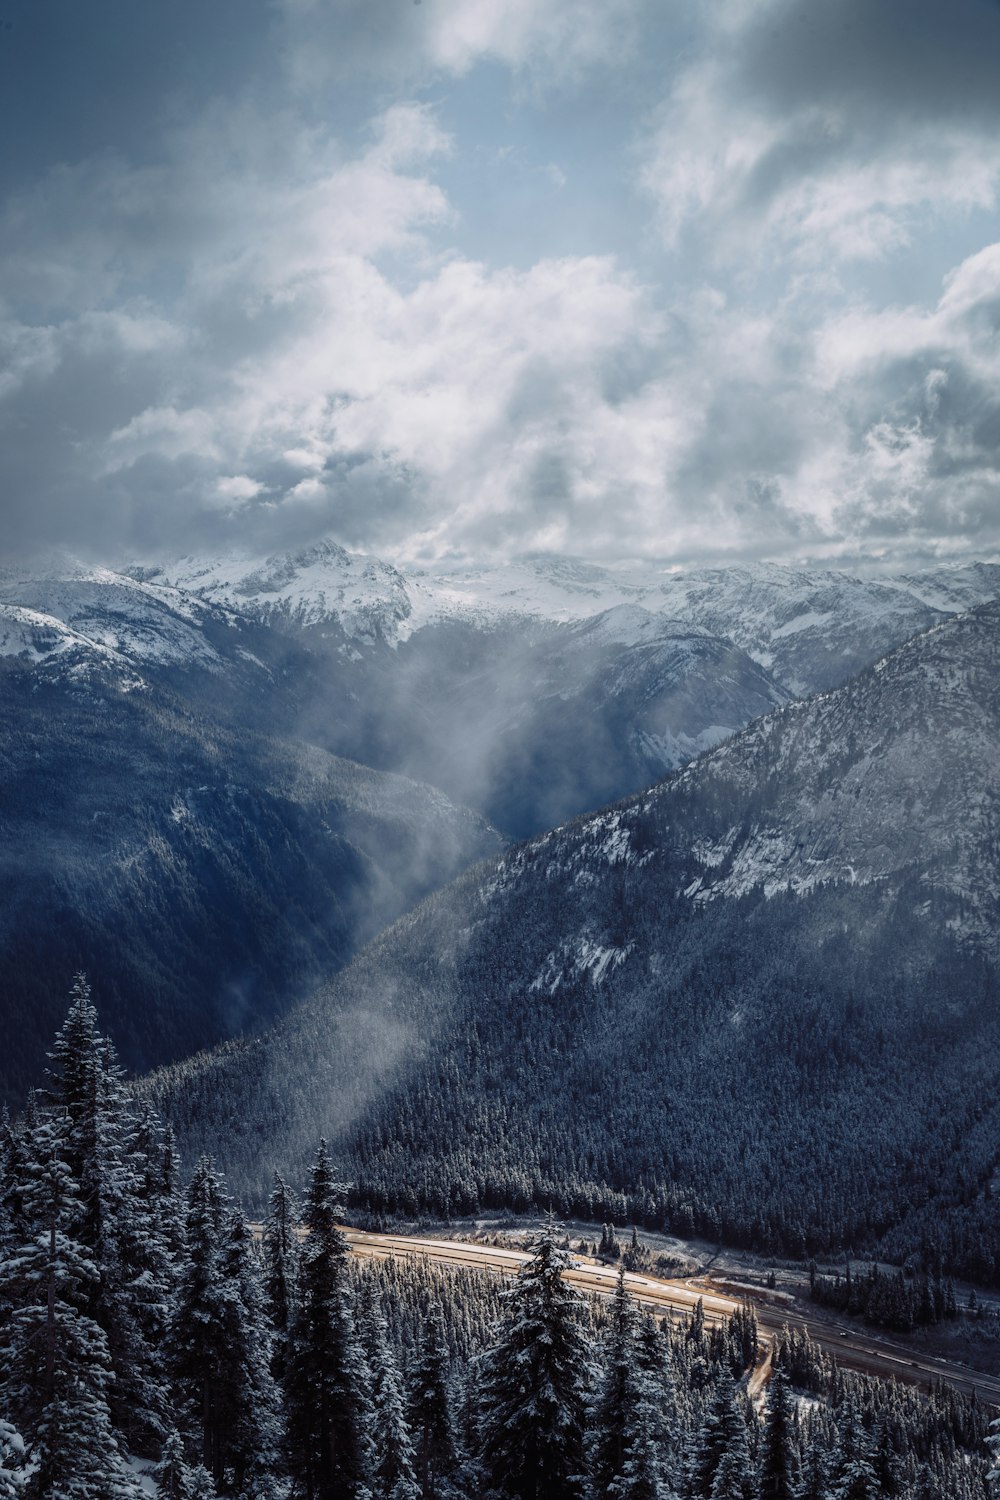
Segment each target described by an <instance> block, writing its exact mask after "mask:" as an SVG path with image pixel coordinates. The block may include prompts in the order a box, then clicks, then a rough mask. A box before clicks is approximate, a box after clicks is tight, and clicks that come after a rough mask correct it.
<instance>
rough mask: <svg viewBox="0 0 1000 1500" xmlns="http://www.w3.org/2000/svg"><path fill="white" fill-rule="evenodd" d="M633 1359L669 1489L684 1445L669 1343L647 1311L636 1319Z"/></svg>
mask: <svg viewBox="0 0 1000 1500" xmlns="http://www.w3.org/2000/svg"><path fill="white" fill-rule="evenodd" d="M636 1362H637V1364H638V1367H639V1370H640V1372H641V1374H642V1377H643V1380H644V1382H645V1390H646V1399H647V1400H648V1401H649V1402H650V1405H651V1411H650V1422H651V1430H652V1436H653V1444H654V1448H655V1451H656V1454H657V1457H658V1461H659V1464H660V1474H661V1477H662V1479H663V1482H664V1483H665V1484H666V1485H667V1488H668V1491H671V1490H673V1489H674V1488H676V1484H677V1479H678V1477H679V1470H680V1461H681V1453H682V1447H683V1443H682V1433H681V1425H680V1418H679V1413H678V1410H677V1390H676V1387H675V1384H674V1381H673V1379H672V1378H671V1371H670V1362H669V1344H668V1342H667V1339H666V1338H665V1337H664V1335H663V1333H662V1332H661V1330H660V1329H659V1327H658V1326H657V1323H656V1320H655V1318H652V1317H650V1315H649V1314H648V1313H644V1314H643V1315H642V1316H641V1317H640V1319H639V1325H638V1332H637V1337H636Z"/></svg>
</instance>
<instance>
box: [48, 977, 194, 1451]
mask: <svg viewBox="0 0 1000 1500" xmlns="http://www.w3.org/2000/svg"><path fill="white" fill-rule="evenodd" d="M50 1059H51V1062H52V1067H51V1068H50V1070H49V1086H48V1094H49V1097H50V1099H51V1100H52V1102H53V1104H54V1106H55V1107H56V1109H57V1110H58V1111H59V1112H60V1113H61V1114H62V1116H63V1118H64V1122H65V1125H64V1138H63V1146H62V1150H63V1153H64V1158H65V1161H66V1164H67V1166H68V1167H69V1170H70V1173H71V1175H72V1177H73V1179H74V1181H75V1182H76V1183H77V1184H78V1187H79V1194H80V1198H79V1201H80V1211H79V1217H78V1223H77V1226H76V1230H75V1234H76V1238H77V1239H78V1241H79V1243H80V1244H81V1246H82V1247H83V1249H84V1250H85V1251H86V1252H87V1254H88V1255H89V1256H90V1258H91V1259H92V1261H93V1263H94V1266H95V1268H96V1271H97V1275H96V1276H95V1277H94V1278H93V1280H92V1281H91V1283H90V1287H89V1289H88V1303H87V1309H86V1310H87V1312H88V1314H89V1315H90V1316H91V1317H92V1318H93V1319H94V1321H95V1322H96V1323H97V1324H98V1326H99V1327H100V1328H101V1329H102V1331H103V1332H104V1334H105V1336H106V1338H107V1342H108V1351H109V1355H110V1359H111V1368H112V1373H113V1377H114V1378H113V1381H112V1382H111V1385H110V1400H111V1410H112V1418H113V1421H114V1424H115V1426H116V1427H117V1428H118V1429H119V1430H120V1431H121V1432H122V1433H123V1434H124V1435H125V1438H126V1441H127V1443H128V1446H129V1447H133V1448H138V1449H140V1450H141V1449H142V1448H148V1447H149V1446H150V1445H153V1446H154V1448H155V1447H156V1446H158V1445H159V1442H160V1440H161V1438H162V1434H163V1430H164V1422H165V1415H166V1406H167V1403H166V1393H165V1390H164V1388H163V1383H162V1380H161V1379H160V1377H159V1373H158V1362H157V1360H156V1357H155V1354H154V1349H153V1343H154V1341H155V1340H156V1339H157V1338H158V1337H159V1336H161V1335H162V1310H163V1308H164V1305H165V1303H166V1299H167V1293H168V1287H167V1284H166V1282H167V1272H166V1264H165V1255H161V1254H160V1253H159V1249H158V1245H157V1235H156V1231H155V1228H154V1225H155V1216H154V1215H153V1214H152V1213H151V1212H150V1206H149V1205H146V1204H144V1203H143V1201H142V1198H141V1194H140V1191H139V1174H140V1171H141V1164H140V1163H139V1161H138V1159H137V1154H136V1148H137V1145H138V1139H137V1136H136V1134H135V1130H134V1124H135V1117H134V1111H133V1108H132V1106H131V1104H130V1102H129V1101H128V1098H127V1096H126V1093H125V1089H124V1085H123V1080H122V1072H121V1069H120V1067H119V1066H118V1062H117V1059H116V1057H115V1055H114V1049H113V1048H112V1047H111V1045H110V1043H109V1042H107V1041H106V1039H105V1038H104V1037H102V1036H101V1034H100V1032H99V1031H98V1029H97V1012H96V1010H95V1008H94V1005H93V1002H92V1000H91V998H90V986H89V985H88V983H87V981H86V979H85V977H84V976H83V975H82V974H78V975H77V976H76V980H75V982H74V986H73V990H72V994H71V996H70V1007H69V1011H68V1013H67V1016H66V1020H65V1022H64V1023H63V1025H62V1027H61V1028H60V1031H59V1033H58V1035H57V1036H56V1040H55V1044H54V1046H53V1050H52V1052H51V1054H50Z"/></svg>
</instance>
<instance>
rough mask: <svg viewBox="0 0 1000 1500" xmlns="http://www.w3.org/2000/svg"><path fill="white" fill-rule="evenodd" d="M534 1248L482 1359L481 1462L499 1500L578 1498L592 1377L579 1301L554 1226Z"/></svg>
mask: <svg viewBox="0 0 1000 1500" xmlns="http://www.w3.org/2000/svg"><path fill="white" fill-rule="evenodd" d="M531 1249H532V1258H531V1260H530V1261H528V1263H527V1264H526V1265H525V1266H524V1267H523V1269H522V1270H521V1272H520V1273H519V1275H518V1277H517V1280H516V1282H515V1283H514V1286H513V1287H512V1289H511V1291H510V1292H509V1294H508V1298H507V1306H506V1310H505V1314H504V1317H503V1319H502V1321H501V1323H500V1326H499V1328H498V1330H497V1337H496V1342H495V1343H494V1345H493V1347H492V1348H491V1349H489V1350H488V1351H487V1353H486V1354H485V1356H484V1358H483V1365H482V1376H481V1382H480V1397H481V1402H482V1406H481V1413H482V1415H481V1429H480V1430H481V1459H482V1463H483V1466H484V1470H485V1473H486V1478H487V1483H488V1485H489V1486H490V1487H492V1488H493V1489H494V1490H496V1491H497V1492H498V1493H500V1494H502V1495H505V1496H511V1497H515V1500H578V1497H579V1496H580V1495H581V1494H582V1493H583V1487H584V1473H585V1462H584V1433H585V1428H586V1408H587V1395H588V1386H589V1373H590V1350H589V1346H588V1343H587V1340H586V1338H585V1336H584V1333H583V1328H582V1317H581V1314H582V1308H581V1299H580V1297H579V1295H578V1294H577V1293H576V1292H574V1291H573V1289H572V1288H571V1287H570V1286H568V1285H567V1283H566V1281H565V1280H564V1278H563V1271H564V1270H565V1269H566V1268H567V1267H568V1265H569V1264H570V1258H569V1256H568V1255H567V1254H566V1253H565V1252H564V1251H563V1250H561V1249H560V1248H559V1246H558V1244H557V1241H556V1234H555V1229H554V1227H553V1225H552V1224H551V1223H550V1224H548V1225H547V1226H546V1227H545V1228H544V1229H543V1231H542V1232H541V1233H540V1234H539V1235H538V1236H537V1237H536V1238H535V1239H534V1241H533V1242H532V1244H531Z"/></svg>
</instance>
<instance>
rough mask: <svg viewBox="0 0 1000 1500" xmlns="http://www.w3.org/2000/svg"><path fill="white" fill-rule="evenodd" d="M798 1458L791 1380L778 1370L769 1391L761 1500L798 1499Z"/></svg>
mask: <svg viewBox="0 0 1000 1500" xmlns="http://www.w3.org/2000/svg"><path fill="white" fill-rule="evenodd" d="M797 1456H798V1455H797V1443H796V1441H795V1428H794V1419H793V1415H792V1404H791V1398H790V1396H789V1390H788V1377H787V1376H786V1375H785V1373H784V1371H783V1370H777V1371H776V1372H775V1374H774V1376H773V1377H772V1379H771V1383H770V1387H769V1389H768V1405H767V1422H766V1425H765V1427H764V1441H763V1451H762V1454H761V1465H760V1487H759V1488H760V1500H796V1496H797V1495H798V1485H797V1480H798V1462H797Z"/></svg>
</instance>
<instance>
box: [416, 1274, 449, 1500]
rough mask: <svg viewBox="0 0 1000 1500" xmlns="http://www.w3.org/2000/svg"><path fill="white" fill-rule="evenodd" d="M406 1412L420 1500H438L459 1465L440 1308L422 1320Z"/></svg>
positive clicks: (430, 1308) (435, 1307)
mask: <svg viewBox="0 0 1000 1500" xmlns="http://www.w3.org/2000/svg"><path fill="white" fill-rule="evenodd" d="M408 1416H409V1422H410V1435H411V1438H412V1440H413V1450H414V1457H415V1461H416V1469H417V1483H418V1485H419V1488H420V1496H421V1500H441V1497H442V1496H444V1495H446V1494H447V1493H448V1487H449V1485H450V1483H451V1480H452V1478H453V1477H454V1475H455V1472H456V1469H457V1468H458V1448H457V1444H456V1441H455V1423H454V1420H453V1416H452V1409H451V1395H450V1391H449V1385H448V1348H447V1345H446V1344H445V1338H444V1323H443V1321H442V1318H441V1309H440V1307H438V1306H437V1305H436V1304H432V1305H431V1306H430V1307H429V1308H428V1310H427V1314H426V1316H425V1318H424V1321H423V1326H422V1328H421V1331H420V1341H419V1343H418V1345H417V1351H416V1357H415V1359H414V1363H413V1371H412V1374H411V1377H410V1388H409V1405H408Z"/></svg>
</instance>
